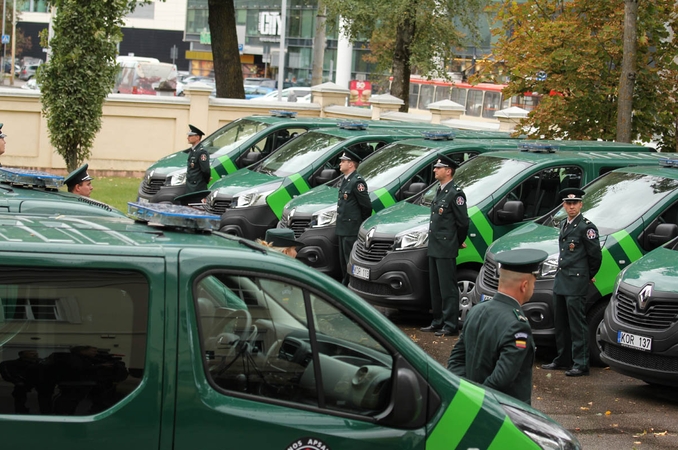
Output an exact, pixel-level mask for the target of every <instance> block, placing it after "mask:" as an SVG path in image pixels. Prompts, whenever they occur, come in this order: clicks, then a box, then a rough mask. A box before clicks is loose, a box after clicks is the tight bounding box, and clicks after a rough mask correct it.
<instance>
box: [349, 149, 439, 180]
mask: <svg viewBox="0 0 678 450" xmlns="http://www.w3.org/2000/svg"><path fill="white" fill-rule="evenodd" d="M431 152H432V150H431V149H429V148H426V147H419V146H416V145H407V144H400V143H397V144H393V145H390V146H388V147H385V148H384V149H382V150H381V151H379V152H377V153H375V154H374V155H373V156H371V157H370V158H368V159H366V160H365V162H364V163H363V164H361V165H360V175H362V177H363V179H364V180H365V182H367V185H368V186H369V188H370V191H375V190H377V189H381V188H383V187H384V186H386V185H387V184H388V183H390V182H392V181H393V180H395V179H396V178H398V177H400V176H402V175H403V173H405V172H406V171H407V170H408V169H409V168H410V167H413V166H415V165H417V163H418V162H419V161H420V160H422V159H423V158H425V157H426V155H428V154H429V153H431Z"/></svg>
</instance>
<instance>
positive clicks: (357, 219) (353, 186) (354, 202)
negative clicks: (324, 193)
mask: <svg viewBox="0 0 678 450" xmlns="http://www.w3.org/2000/svg"><path fill="white" fill-rule="evenodd" d="M370 214H372V201H371V200H370V194H369V192H368V191H367V183H365V180H363V177H362V176H360V174H359V173H358V172H356V171H354V172H353V173H351V174H350V175H349V176H348V178H346V177H344V180H343V181H342V183H341V187H340V188H339V200H338V202H337V231H336V233H337V236H358V230H359V229H360V224H361V223H363V222H364V221H365V219H367V218H368V217H370Z"/></svg>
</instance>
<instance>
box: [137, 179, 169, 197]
mask: <svg viewBox="0 0 678 450" xmlns="http://www.w3.org/2000/svg"><path fill="white" fill-rule="evenodd" d="M164 184H165V179H164V178H151V179H150V180H147V179H145V178H144V181H142V182H141V192H143V193H144V194H148V195H155V194H157V193H158V191H159V190H160V188H161V187H162V186H163V185H164Z"/></svg>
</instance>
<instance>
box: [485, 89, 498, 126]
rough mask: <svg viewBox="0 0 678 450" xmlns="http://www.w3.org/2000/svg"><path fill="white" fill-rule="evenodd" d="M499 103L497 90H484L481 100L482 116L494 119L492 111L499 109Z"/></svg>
mask: <svg viewBox="0 0 678 450" xmlns="http://www.w3.org/2000/svg"><path fill="white" fill-rule="evenodd" d="M500 104H501V94H500V93H499V92H489V91H488V92H485V99H484V101H483V117H484V118H486V119H494V113H495V112H497V111H499V105H500Z"/></svg>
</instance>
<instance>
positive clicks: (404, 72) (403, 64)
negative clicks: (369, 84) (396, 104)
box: [391, 2, 417, 112]
mask: <svg viewBox="0 0 678 450" xmlns="http://www.w3.org/2000/svg"><path fill="white" fill-rule="evenodd" d="M416 8H417V4H416V2H412V4H411V5H410V10H409V12H408V14H407V15H406V17H405V18H404V19H403V21H402V22H401V23H400V24H399V25H398V29H397V31H396V41H395V47H394V49H393V66H392V68H391V72H392V74H393V81H392V82H391V95H393V96H395V97H398V98H399V99H402V101H404V102H405V103H404V104H403V105H402V106H401V107H400V112H407V111H408V110H409V108H410V73H411V68H410V57H411V56H412V48H411V46H412V40H413V39H414V32H415V30H416V26H417V24H416V20H415V16H414V14H415V11H416Z"/></svg>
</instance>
